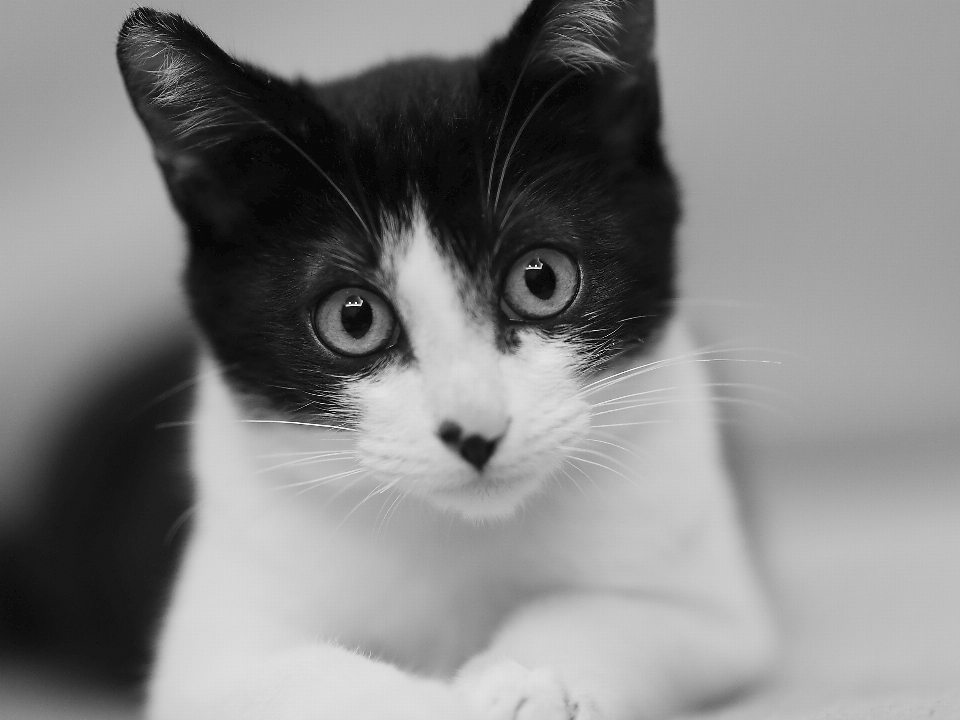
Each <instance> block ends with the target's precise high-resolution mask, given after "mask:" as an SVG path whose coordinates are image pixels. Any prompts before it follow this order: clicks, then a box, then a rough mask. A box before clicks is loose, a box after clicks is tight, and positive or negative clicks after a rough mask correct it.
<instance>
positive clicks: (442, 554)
mask: <svg viewBox="0 0 960 720" xmlns="http://www.w3.org/2000/svg"><path fill="white" fill-rule="evenodd" d="M492 560H493V558H490V557H487V556H485V555H484V553H482V552H464V551H463V550H462V548H461V549H457V548H451V547H445V548H444V547H422V546H419V547H416V546H415V547H410V546H402V545H397V544H396V543H394V544H392V545H390V544H380V543H376V544H373V545H371V546H369V547H356V546H355V547H351V548H341V549H340V552H339V553H337V554H336V556H335V557H331V558H329V559H328V560H327V562H325V563H321V564H320V566H319V567H318V568H317V571H316V572H317V578H318V579H320V578H322V580H320V582H318V583H317V585H316V587H315V594H314V599H313V602H312V607H311V608H310V609H309V612H310V613H311V615H312V618H311V620H312V624H314V628H313V629H314V632H316V633H318V634H320V635H323V636H325V637H327V638H329V639H333V640H336V641H337V642H338V643H340V644H341V645H344V646H347V647H356V648H360V649H362V650H363V651H364V652H366V653H368V654H370V655H371V656H376V657H382V658H384V659H388V660H390V661H391V662H393V663H396V664H398V665H400V666H402V667H406V668H409V669H413V670H417V671H419V672H424V673H429V674H441V675H443V674H450V673H452V672H454V671H455V670H456V668H457V667H458V666H459V665H461V664H462V663H463V662H464V661H465V660H466V659H467V658H469V657H470V656H471V655H473V654H475V653H476V652H477V651H478V650H480V649H482V647H483V646H484V645H486V644H487V642H488V641H489V639H490V637H491V636H492V634H493V632H494V631H495V629H496V628H497V627H498V626H499V625H500V624H501V622H502V619H503V617H504V616H505V615H506V614H508V613H509V611H510V610H511V609H512V608H513V607H515V606H516V605H518V604H520V603H521V602H522V601H523V599H524V598H525V597H528V596H529V595H530V594H532V592H533V590H532V588H531V587H530V586H529V585H528V584H526V583H522V582H519V581H518V578H517V576H516V573H515V572H514V571H513V568H511V567H509V566H508V565H504V564H503V563H500V564H498V563H496V562H492Z"/></svg>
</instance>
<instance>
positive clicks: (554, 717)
mask: <svg viewBox="0 0 960 720" xmlns="http://www.w3.org/2000/svg"><path fill="white" fill-rule="evenodd" d="M771 648H772V643H771V638H770V633H769V631H768V629H767V625H766V623H765V621H764V619H763V617H762V615H761V616H758V617H756V618H754V617H751V615H750V614H747V613H734V612H732V611H730V612H725V611H724V610H722V609H718V608H716V607H710V606H707V605H706V604H704V605H702V606H700V605H694V604H692V603H691V604H683V603H680V602H671V601H670V600H669V599H666V598H663V599H656V598H634V597H630V596H627V595H601V594H570V595H563V596H554V597H548V598H544V599H541V600H539V601H536V602H533V603H531V604H529V605H526V606H524V607H522V608H521V609H520V610H518V611H517V612H516V613H515V614H514V615H512V616H511V617H509V618H508V619H507V621H506V622H505V624H504V625H503V626H502V628H501V630H500V631H499V632H498V634H497V635H496V637H495V638H494V640H493V643H492V644H491V646H490V647H489V649H488V650H487V651H486V652H484V653H483V654H482V655H481V656H479V657H477V658H475V659H474V660H472V661H471V662H469V663H468V664H467V665H466V666H465V667H464V668H463V670H462V671H461V673H460V674H459V676H458V678H457V683H458V685H459V686H460V687H461V688H462V689H463V692H464V694H465V695H466V696H467V697H468V698H471V699H472V704H473V706H474V708H480V711H479V712H481V713H482V712H483V708H488V709H489V711H488V715H487V716H483V715H482V714H481V715H480V717H482V718H483V720H488V718H489V720H598V719H600V718H602V720H638V719H641V718H642V719H644V720H646V719H647V718H657V717H662V716H665V715H668V714H671V713H675V712H678V711H683V710H689V709H692V708H695V707H697V706H699V705H703V704H705V703H708V702H711V701H717V700H719V699H722V698H723V697H724V696H727V695H730V694H732V693H734V692H736V691H737V690H739V689H742V688H743V687H744V686H746V685H749V684H750V683H751V682H753V681H755V680H756V679H757V678H758V677H759V676H761V675H762V674H763V673H764V671H765V670H766V668H767V667H768V666H769V663H770V657H771V652H772V650H771ZM547 678H552V679H553V680H552V681H548V680H547ZM510 703H512V708H513V713H512V714H511V713H509V712H507V713H504V712H503V711H502V707H503V706H504V705H509V704H510ZM534 709H536V710H537V712H532V711H533V710H534ZM528 710H529V711H530V712H529V713H528Z"/></svg>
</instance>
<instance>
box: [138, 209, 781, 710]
mask: <svg viewBox="0 0 960 720" xmlns="http://www.w3.org/2000/svg"><path fill="white" fill-rule="evenodd" d="M401 240H402V241H401V242H398V244H397V248H398V249H397V252H396V253H394V255H393V256H392V259H391V260H390V267H389V268H387V271H388V275H390V276H391V277H392V278H393V282H394V290H395V293H396V297H395V298H394V299H393V300H394V302H395V305H396V306H397V307H398V308H399V312H400V315H401V319H402V321H403V322H404V323H405V326H406V327H408V328H409V333H410V336H411V342H412V345H413V348H414V351H415V353H416V355H417V357H418V362H417V363H415V364H413V365H411V366H409V367H405V368H396V369H394V370H391V371H390V372H389V373H387V374H386V375H385V376H383V377H380V378H378V379H376V380H369V381H364V382H362V383H358V384H357V385H356V386H355V388H354V390H353V394H354V400H355V402H356V403H357V405H358V407H359V410H360V417H361V422H360V427H359V430H342V431H338V430H332V429H328V428H323V427H309V426H304V425H289V424H274V423H269V422H244V420H245V419H246V418H245V416H244V411H243V410H242V407H241V405H240V404H239V402H238V400H237V398H235V397H234V396H233V394H232V393H231V391H230V390H229V389H228V387H227V386H226V385H225V383H224V382H223V381H222V380H221V378H220V375H219V374H218V372H216V368H215V366H214V365H213V361H212V360H210V359H207V360H206V361H205V363H206V365H207V370H209V372H204V373H203V374H202V376H201V377H202V382H201V387H200V393H199V398H198V403H197V409H196V427H195V431H194V436H193V443H194V446H193V456H194V460H193V463H194V471H195V475H196V480H197V493H198V498H199V503H198V507H197V510H196V514H195V525H194V529H193V535H192V537H191V541H190V545H189V548H188V551H187V554H186V558H185V561H184V565H183V567H182V570H181V573H180V577H179V581H178V583H177V585H176V589H175V592H174V595H173V599H172V604H171V607H170V610H169V613H168V615H167V617H166V621H165V623H164V627H163V631H162V633H161V638H160V644H159V654H158V659H157V663H156V667H155V670H154V673H153V677H152V681H151V684H150V688H149V706H148V717H149V718H151V719H152V720H191V719H194V718H195V719H197V720H200V719H203V720H208V719H209V718H251V719H253V718H256V719H257V720H261V719H264V718H276V719H277V720H291V719H293V718H297V719H301V718H316V719H317V720H320V719H324V720H325V719H327V718H330V719H339V718H345V719H349V720H401V719H407V718H409V719H410V720H414V719H416V720H460V719H466V720H569V719H570V718H574V717H575V718H577V720H628V719H630V718H648V717H653V716H658V715H661V714H664V713H668V712H673V711H676V710H679V709H684V708H689V707H693V706H696V705H697V704H699V703H701V702H705V701H709V700H711V699H714V698H717V697H720V696H722V695H723V694H726V693H728V692H730V691H732V690H735V689H737V688H739V687H740V686H742V685H743V684H745V683H749V682H751V681H752V680H753V679H754V678H755V677H756V676H757V675H758V674H759V673H760V672H762V670H763V668H764V667H765V666H766V665H767V663H768V659H769V654H770V646H771V644H770V634H769V629H768V624H767V619H766V613H765V610H764V606H763V603H762V601H761V599H760V595H759V593H758V591H757V588H756V585H755V582H754V579H753V575H752V573H751V570H750V567H749V563H748V562H747V560H746V557H745V553H744V548H743V542H742V539H741V535H740V531H739V529H738V522H737V518H736V512H735V508H734V504H733V502H732V500H731V497H730V493H729V490H728V488H727V483H726V478H725V477H724V473H723V471H722V468H721V462H720V459H719V456H718V449H717V438H716V433H715V429H714V419H713V416H712V409H711V403H710V399H709V396H708V393H707V391H706V390H705V388H704V386H705V384H706V382H705V380H706V378H705V376H704V373H703V368H702V364H701V363H698V362H695V360H696V358H695V357H694V356H693V355H691V352H692V346H691V344H690V343H689V340H688V339H687V337H686V335H685V333H684V332H683V331H682V329H681V328H680V327H679V326H678V325H674V326H673V327H672V328H671V329H670V331H669V333H668V334H667V335H666V337H665V338H664V339H663V341H662V343H661V344H660V346H659V347H658V349H657V350H656V352H655V353H654V354H653V355H651V356H650V357H648V358H647V360H646V362H647V363H648V364H647V365H645V366H643V367H641V368H639V369H636V370H634V371H631V370H630V368H627V367H620V368H617V369H615V370H611V371H609V372H608V373H607V375H606V376H605V378H606V381H604V379H603V378H587V380H586V381H584V380H578V378H577V374H576V372H575V371H574V369H573V366H574V360H575V356H574V354H573V350H572V348H571V347H569V346H567V345H565V344H563V343H556V342H550V341H547V340H544V339H542V338H541V337H540V336H539V335H538V334H536V333H535V332H533V331H529V332H528V333H526V335H525V336H524V338H523V343H522V347H521V348H520V350H519V352H517V353H516V354H513V355H510V354H506V355H505V354H501V353H499V352H498V351H496V350H494V349H493V347H492V344H491V342H492V340H491V338H492V330H491V329H490V328H489V327H486V326H485V325H484V323H483V322H482V321H481V320H478V319H477V314H476V313H471V312H470V310H469V308H470V306H471V302H472V301H471V300H470V299H469V294H466V293H464V292H463V290H462V286H461V285H460V284H458V283H459V281H458V279H457V277H458V275H457V272H456V269H455V268H454V267H453V266H452V264H451V263H450V262H449V261H448V260H445V259H444V258H443V257H442V256H441V255H440V254H439V253H438V251H437V247H436V244H435V242H434V241H433V240H432V239H431V238H430V237H429V235H428V234H427V233H426V231H425V230H424V228H423V226H422V225H419V226H417V228H416V229H415V230H414V231H413V232H412V233H411V235H410V236H408V237H406V238H402V239H401ZM431 317H432V318H434V321H431V320H430V318H431ZM618 372H619V373H623V374H622V375H619V376H618V375H616V373H618ZM618 378H619V380H620V381H619V382H617V380H618ZM586 383H592V385H587V384H586ZM622 396H630V397H629V398H627V400H629V399H630V398H637V399H643V398H651V397H653V398H657V399H658V400H660V399H663V398H668V399H669V400H671V401H670V402H662V403H659V404H656V405H645V406H644V407H639V408H626V409H623V410H615V408H622V407H624V405H623V404H622V403H624V402H626V400H621V401H618V400H617V398H619V397H622ZM591 404H592V405H591ZM591 407H592V408H593V409H592V410H591ZM612 409H614V411H613V412H607V411H608V410H612ZM591 413H593V417H592V418H591ZM600 413H603V414H600ZM448 417H453V418H456V419H457V420H458V421H459V422H462V423H464V424H465V425H467V426H470V424H471V423H476V428H477V429H483V430H485V431H491V429H493V430H499V429H500V428H505V432H506V433H507V434H506V435H505V436H504V440H503V441H502V447H500V448H498V449H497V452H496V453H495V455H494V456H493V458H492V459H491V462H490V465H489V468H488V469H487V470H485V472H486V473H488V476H487V477H485V478H483V479H482V480H483V484H479V485H478V484H477V483H478V481H479V480H481V478H479V477H478V474H477V473H476V472H475V471H474V470H473V469H472V467H470V466H469V465H468V464H467V463H465V462H464V461H462V460H461V459H459V458H458V457H457V456H456V455H455V454H454V453H452V452H451V451H450V450H449V449H448V448H446V447H445V446H444V445H443V444H442V443H440V442H439V441H438V440H437V439H436V436H435V431H436V424H437V422H438V420H440V419H443V418H448ZM590 425H592V426H593V427H594V429H593V430H588V429H587V428H588V427H589V426H590ZM578 434H580V435H582V437H580V438H579V440H577V436H578ZM558 446H560V447H558ZM563 448H566V449H563ZM294 452H299V453H303V452H314V453H320V452H328V453H346V454H344V455H337V454H334V455H324V456H323V457H322V458H321V459H322V460H323V462H320V461H319V460H317V459H316V458H313V459H311V456H309V455H290V454H289V453H294ZM564 455H568V456H569V458H570V459H566V460H565V459H564ZM324 477H326V478H329V479H328V480H327V481H326V482H311V481H312V480H314V479H315V478H324ZM484 519H486V520H485V521H481V520H484Z"/></svg>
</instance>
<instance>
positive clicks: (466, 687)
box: [457, 660, 601, 720]
mask: <svg viewBox="0 0 960 720" xmlns="http://www.w3.org/2000/svg"><path fill="white" fill-rule="evenodd" d="M474 667H476V666H474ZM457 686H458V687H459V689H460V691H461V693H463V695H464V697H465V699H466V701H467V704H468V706H469V707H470V709H471V710H472V713H473V718H474V720H601V718H600V716H599V714H597V713H596V711H595V710H594V709H593V705H592V703H589V702H587V701H585V700H582V699H579V698H571V697H570V695H569V694H568V693H567V691H566V689H565V688H564V687H563V685H562V684H561V683H560V681H559V679H558V678H557V677H556V675H554V674H553V672H551V671H550V670H549V669H548V668H537V669H535V670H528V669H527V668H525V667H524V666H523V665H521V664H520V663H518V662H515V661H513V660H498V661H496V662H493V663H490V664H488V665H485V666H484V667H483V668H482V669H472V668H467V670H466V672H465V673H463V674H461V676H460V677H459V678H458V680H457Z"/></svg>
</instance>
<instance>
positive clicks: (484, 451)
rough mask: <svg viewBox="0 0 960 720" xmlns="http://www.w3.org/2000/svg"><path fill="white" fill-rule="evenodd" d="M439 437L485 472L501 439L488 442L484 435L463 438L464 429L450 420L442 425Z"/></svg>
mask: <svg viewBox="0 0 960 720" xmlns="http://www.w3.org/2000/svg"><path fill="white" fill-rule="evenodd" d="M437 435H438V436H439V437H440V440H441V441H443V444H444V445H446V446H447V447H448V448H450V449H451V450H454V451H455V452H458V453H460V457H462V458H463V459H464V460H466V461H467V462H468V463H470V464H471V465H473V466H474V467H475V468H476V469H477V470H483V466H484V465H486V464H487V460H489V459H490V456H491V455H493V453H494V451H495V450H496V449H497V442H498V441H499V440H500V438H494V439H493V440H488V439H487V438H485V437H483V436H482V435H468V436H467V437H463V428H461V427H460V426H459V425H457V423H455V422H451V421H450V420H445V421H444V422H442V423H440V429H439V430H438V431H437Z"/></svg>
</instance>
